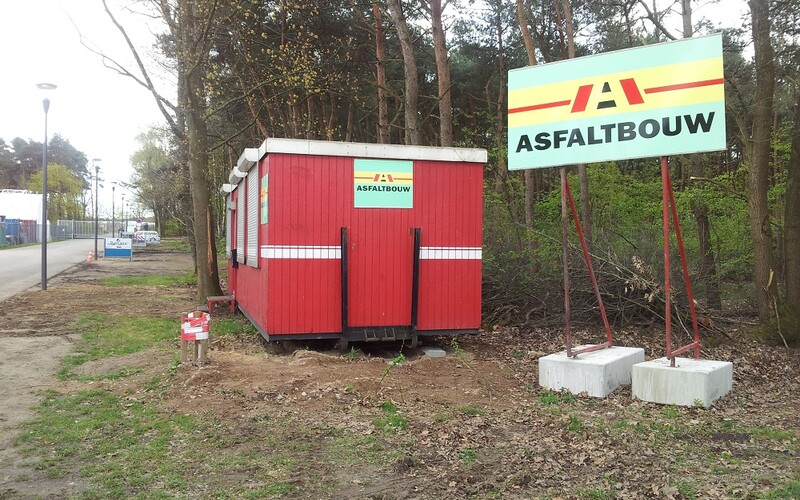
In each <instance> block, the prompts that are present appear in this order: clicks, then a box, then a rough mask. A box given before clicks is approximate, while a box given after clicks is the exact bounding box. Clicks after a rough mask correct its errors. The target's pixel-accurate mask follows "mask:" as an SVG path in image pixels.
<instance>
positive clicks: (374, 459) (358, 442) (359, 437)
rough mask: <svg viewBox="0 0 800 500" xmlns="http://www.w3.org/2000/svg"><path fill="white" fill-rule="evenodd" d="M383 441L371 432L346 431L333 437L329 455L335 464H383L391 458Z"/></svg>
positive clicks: (330, 460)
mask: <svg viewBox="0 0 800 500" xmlns="http://www.w3.org/2000/svg"><path fill="white" fill-rule="evenodd" d="M390 455H391V454H388V453H387V452H386V451H385V450H384V447H383V445H382V444H381V442H380V441H379V440H378V438H376V437H375V436H373V435H371V434H367V435H363V434H356V433H353V432H350V431H344V432H342V434H341V435H340V436H337V437H335V438H333V439H332V440H331V442H330V445H329V447H328V453H327V456H328V458H329V462H331V463H333V464H337V463H338V464H340V465H341V464H345V465H348V466H356V465H359V464H365V463H366V464H372V465H382V464H383V463H386V462H387V461H389V460H391V458H390Z"/></svg>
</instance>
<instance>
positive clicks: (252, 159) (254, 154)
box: [235, 148, 264, 172]
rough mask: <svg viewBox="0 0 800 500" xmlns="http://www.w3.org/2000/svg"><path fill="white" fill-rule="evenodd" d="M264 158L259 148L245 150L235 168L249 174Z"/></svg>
mask: <svg viewBox="0 0 800 500" xmlns="http://www.w3.org/2000/svg"><path fill="white" fill-rule="evenodd" d="M263 156H264V155H262V154H261V150H260V149H259V148H245V149H244V151H243V152H242V155H241V156H240V157H239V161H237V162H236V167H235V168H238V169H239V170H240V171H242V172H247V171H248V170H250V169H251V168H253V165H255V164H256V163H257V162H258V160H260V159H261V158H262V157H263Z"/></svg>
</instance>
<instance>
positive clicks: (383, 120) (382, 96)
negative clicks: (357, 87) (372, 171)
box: [351, 2, 391, 144]
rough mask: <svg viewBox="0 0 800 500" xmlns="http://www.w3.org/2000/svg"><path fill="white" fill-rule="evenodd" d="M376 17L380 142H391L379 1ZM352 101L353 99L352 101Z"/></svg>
mask: <svg viewBox="0 0 800 500" xmlns="http://www.w3.org/2000/svg"><path fill="white" fill-rule="evenodd" d="M372 17H373V18H374V19H375V58H376V59H377V60H376V61H375V81H376V83H377V84H378V144H389V143H390V142H391V137H390V134H389V104H388V101H387V100H386V52H385V51H384V48H383V40H384V34H383V21H382V20H381V8H380V5H378V2H372ZM351 103H352V101H351Z"/></svg>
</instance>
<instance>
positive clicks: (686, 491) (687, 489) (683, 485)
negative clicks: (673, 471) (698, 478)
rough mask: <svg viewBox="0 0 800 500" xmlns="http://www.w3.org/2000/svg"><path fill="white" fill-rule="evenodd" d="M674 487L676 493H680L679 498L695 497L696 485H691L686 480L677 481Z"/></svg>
mask: <svg viewBox="0 0 800 500" xmlns="http://www.w3.org/2000/svg"><path fill="white" fill-rule="evenodd" d="M675 487H676V488H677V489H678V493H679V494H680V495H681V498H686V499H689V500H691V499H694V498H697V486H695V485H693V484H692V483H690V482H688V481H679V482H678V484H677V485H676V486H675Z"/></svg>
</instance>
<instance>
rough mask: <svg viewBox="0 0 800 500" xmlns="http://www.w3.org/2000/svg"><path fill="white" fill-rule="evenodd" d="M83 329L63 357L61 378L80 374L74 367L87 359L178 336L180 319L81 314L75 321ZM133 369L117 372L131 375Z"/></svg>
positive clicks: (128, 351)
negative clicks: (79, 336) (71, 348)
mask: <svg viewBox="0 0 800 500" xmlns="http://www.w3.org/2000/svg"><path fill="white" fill-rule="evenodd" d="M76 326H77V327H78V328H82V329H83V330H84V333H83V335H82V336H81V340H80V341H79V342H78V344H77V345H76V346H75V348H74V350H73V352H72V353H71V354H70V355H69V356H67V357H66V358H64V361H63V362H62V368H61V370H60V371H59V373H58V376H59V377H60V378H61V379H62V380H68V379H77V378H79V377H78V376H77V375H76V374H75V373H74V372H73V370H74V369H75V368H76V367H78V366H80V365H82V364H84V363H86V362H87V361H94V360H98V359H103V358H107V357H109V356H125V355H127V354H132V353H135V352H139V351H142V350H145V349H149V348H150V347H152V346H153V345H154V344H156V343H158V342H161V341H165V340H174V339H175V338H177V334H176V331H177V328H178V324H177V321H176V320H174V319H169V318H152V317H146V316H119V315H112V314H106V313H87V314H82V315H81V316H80V317H79V318H78V321H77V322H76ZM130 374H131V373H130V372H128V373H118V374H117V378H119V377H120V376H128V375H130Z"/></svg>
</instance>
